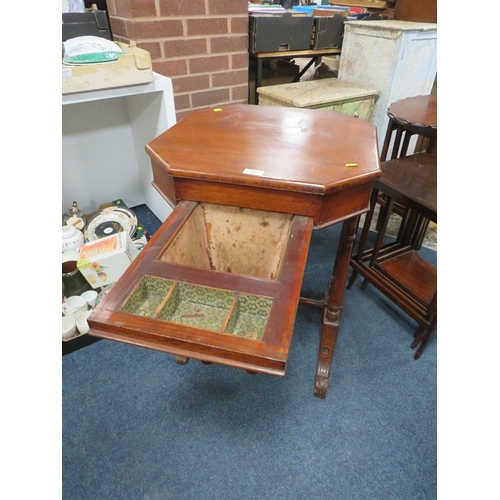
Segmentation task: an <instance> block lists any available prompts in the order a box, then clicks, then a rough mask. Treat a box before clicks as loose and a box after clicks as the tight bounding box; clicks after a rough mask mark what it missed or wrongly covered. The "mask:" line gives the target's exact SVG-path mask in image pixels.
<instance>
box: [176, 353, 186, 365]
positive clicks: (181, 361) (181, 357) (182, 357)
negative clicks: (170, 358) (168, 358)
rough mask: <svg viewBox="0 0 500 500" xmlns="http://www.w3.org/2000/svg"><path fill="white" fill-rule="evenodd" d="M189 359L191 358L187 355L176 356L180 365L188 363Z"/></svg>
mask: <svg viewBox="0 0 500 500" xmlns="http://www.w3.org/2000/svg"><path fill="white" fill-rule="evenodd" d="M188 361H189V358H186V356H179V355H177V356H175V362H176V363H178V364H179V365H186V364H187V362H188Z"/></svg>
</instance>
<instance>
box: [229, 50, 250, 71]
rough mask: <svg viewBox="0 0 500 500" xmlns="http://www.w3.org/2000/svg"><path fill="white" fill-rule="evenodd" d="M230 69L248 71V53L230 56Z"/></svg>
mask: <svg viewBox="0 0 500 500" xmlns="http://www.w3.org/2000/svg"><path fill="white" fill-rule="evenodd" d="M231 68H232V69H243V68H246V69H248V52H243V53H241V54H232V55H231Z"/></svg>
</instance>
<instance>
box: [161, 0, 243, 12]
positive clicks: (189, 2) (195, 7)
mask: <svg viewBox="0 0 500 500" xmlns="http://www.w3.org/2000/svg"><path fill="white" fill-rule="evenodd" d="M238 1H241V0H238ZM206 14H208V13H207V12H206V11H205V0H182V1H176V0H160V16H197V15H199V16H204V15H206Z"/></svg>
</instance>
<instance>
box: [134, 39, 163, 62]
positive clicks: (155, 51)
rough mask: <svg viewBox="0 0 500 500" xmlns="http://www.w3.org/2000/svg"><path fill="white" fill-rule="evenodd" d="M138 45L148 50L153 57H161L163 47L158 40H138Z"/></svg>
mask: <svg viewBox="0 0 500 500" xmlns="http://www.w3.org/2000/svg"><path fill="white" fill-rule="evenodd" d="M137 47H139V48H140V49H143V50H147V51H148V52H149V55H150V56H151V59H159V58H160V57H161V47H160V44H159V43H158V42H138V43H137Z"/></svg>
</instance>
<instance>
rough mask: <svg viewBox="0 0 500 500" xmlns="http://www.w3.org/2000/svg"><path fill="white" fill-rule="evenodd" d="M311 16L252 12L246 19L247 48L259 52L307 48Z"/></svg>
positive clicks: (309, 40) (253, 52)
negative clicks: (247, 19)
mask: <svg viewBox="0 0 500 500" xmlns="http://www.w3.org/2000/svg"><path fill="white" fill-rule="evenodd" d="M312 26H313V18H312V17H311V16H307V15H301V14H298V15H294V14H292V13H291V12H287V13H285V14H279V15H273V14H252V15H251V16H249V21H248V43H249V47H248V50H249V52H250V53H251V54H258V53H261V52H286V51H290V50H309V49H310V47H311V33H312Z"/></svg>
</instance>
